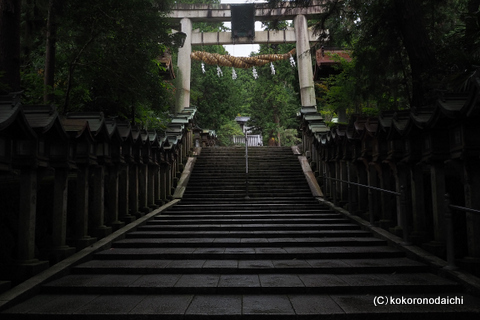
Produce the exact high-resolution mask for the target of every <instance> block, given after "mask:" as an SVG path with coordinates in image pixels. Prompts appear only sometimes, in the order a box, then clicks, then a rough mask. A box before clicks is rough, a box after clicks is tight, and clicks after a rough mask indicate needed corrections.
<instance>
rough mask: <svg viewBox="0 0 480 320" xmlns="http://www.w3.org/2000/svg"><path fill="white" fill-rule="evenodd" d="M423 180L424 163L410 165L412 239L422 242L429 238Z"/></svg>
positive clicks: (417, 242)
mask: <svg viewBox="0 0 480 320" xmlns="http://www.w3.org/2000/svg"><path fill="white" fill-rule="evenodd" d="M423 184H424V181H423V164H422V163H419V164H416V165H415V164H414V165H412V166H411V167H410V186H411V197H412V214H413V231H412V233H411V234H410V240H411V241H412V242H413V243H414V244H420V243H422V242H425V241H426V240H427V232H426V230H427V224H426V219H425V191H424V185H423Z"/></svg>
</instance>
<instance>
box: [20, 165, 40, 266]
mask: <svg viewBox="0 0 480 320" xmlns="http://www.w3.org/2000/svg"><path fill="white" fill-rule="evenodd" d="M36 208H37V173H36V171H35V170H33V169H25V170H22V171H21V174H20V212H19V216H18V223H19V225H18V245H17V249H18V251H17V259H18V260H20V261H25V262H29V261H33V260H34V259H35V218H36V215H37V212H36Z"/></svg>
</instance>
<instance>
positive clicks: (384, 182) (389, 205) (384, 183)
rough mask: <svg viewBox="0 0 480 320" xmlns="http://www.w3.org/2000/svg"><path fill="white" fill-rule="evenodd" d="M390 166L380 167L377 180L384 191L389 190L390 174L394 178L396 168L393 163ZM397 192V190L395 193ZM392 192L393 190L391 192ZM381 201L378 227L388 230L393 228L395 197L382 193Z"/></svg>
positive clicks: (383, 165) (394, 223)
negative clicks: (378, 179)
mask: <svg viewBox="0 0 480 320" xmlns="http://www.w3.org/2000/svg"><path fill="white" fill-rule="evenodd" d="M389 165H390V166H387V165H385V164H382V165H380V168H379V169H380V171H379V178H380V188H382V189H385V190H391V189H392V188H391V187H390V182H391V180H390V179H391V172H393V175H394V177H395V178H396V172H397V166H396V165H395V164H394V163H391V162H390V163H389ZM397 190H399V186H398V188H396V189H395V191H397ZM392 191H393V190H392ZM380 201H381V214H380V217H381V218H380V221H379V223H380V225H379V226H380V227H381V228H383V229H385V230H389V228H391V227H395V225H396V222H395V208H394V205H393V204H394V203H397V202H396V198H395V196H393V195H392V194H390V193H386V192H382V193H381V194H380Z"/></svg>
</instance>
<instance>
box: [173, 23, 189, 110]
mask: <svg viewBox="0 0 480 320" xmlns="http://www.w3.org/2000/svg"><path fill="white" fill-rule="evenodd" d="M180 25H181V27H182V30H181V31H182V32H185V33H186V34H187V38H186V39H185V44H184V45H183V47H182V48H179V49H178V63H177V65H178V73H177V93H176V99H175V101H176V103H175V115H176V114H178V113H180V112H182V110H183V109H185V108H188V107H189V106H190V78H191V77H190V69H191V67H192V60H191V58H190V54H191V53H192V21H191V20H190V19H188V18H183V19H182V20H181V21H180Z"/></svg>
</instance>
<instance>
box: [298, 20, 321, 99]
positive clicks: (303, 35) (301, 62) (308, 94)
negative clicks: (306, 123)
mask: <svg viewBox="0 0 480 320" xmlns="http://www.w3.org/2000/svg"><path fill="white" fill-rule="evenodd" d="M294 24H295V36H296V38H297V64H298V79H299V82H300V97H301V101H302V106H303V107H312V106H316V105H317V103H316V99H315V87H314V83H313V70H312V56H311V54H310V42H309V36H308V28H307V19H306V17H305V16H304V15H297V16H296V17H295V19H294Z"/></svg>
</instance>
